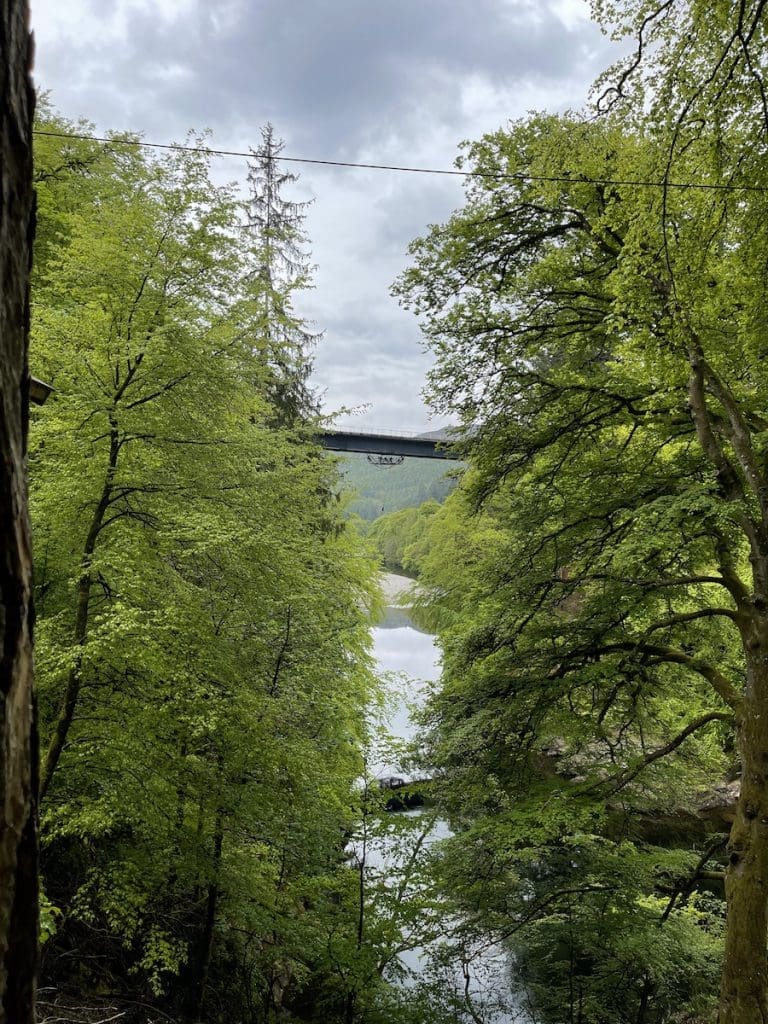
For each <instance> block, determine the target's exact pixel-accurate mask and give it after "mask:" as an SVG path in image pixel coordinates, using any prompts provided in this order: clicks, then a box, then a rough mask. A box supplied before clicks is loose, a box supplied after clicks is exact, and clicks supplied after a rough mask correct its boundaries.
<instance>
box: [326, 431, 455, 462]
mask: <svg viewBox="0 0 768 1024" xmlns="http://www.w3.org/2000/svg"><path fill="white" fill-rule="evenodd" d="M318 440H319V442H320V444H322V445H323V447H324V448H328V449H329V450H330V451H333V452H361V453H363V454H365V455H404V456H409V457H411V458H414V459H455V458H456V456H455V455H453V454H452V453H451V451H450V450H449V449H446V448H444V447H441V446H442V445H444V444H445V442H444V441H437V440H434V439H433V438H429V437H407V436H402V437H398V436H397V435H395V434H362V433H354V432H352V431H347V430H326V431H323V432H322V433H321V434H319V435H318Z"/></svg>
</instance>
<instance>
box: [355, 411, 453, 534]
mask: <svg viewBox="0 0 768 1024" xmlns="http://www.w3.org/2000/svg"><path fill="white" fill-rule="evenodd" d="M442 434H443V432H442V431H434V432H433V433H432V434H424V435H422V436H424V437H435V436H438V435H439V436H441V437H442ZM339 464H340V467H341V469H342V474H343V477H344V481H345V484H346V486H347V489H348V490H350V491H352V492H354V493H355V494H356V495H357V497H356V498H355V499H354V500H353V501H352V503H351V504H350V507H349V510H350V512H351V513H353V514H357V515H359V516H361V517H362V518H363V519H368V520H372V519H376V518H377V517H378V516H380V515H384V514H386V513H388V512H395V511H397V510H398V509H401V508H413V507H416V506H418V505H421V504H423V502H425V501H428V500H429V499H430V498H433V499H434V500H436V501H444V500H445V498H446V497H447V496H448V495H449V494H450V492H451V491H452V490H453V488H454V486H455V482H454V481H453V480H452V479H451V477H450V475H449V474H450V473H451V472H455V471H456V468H457V464H456V463H452V462H448V461H444V460H443V459H405V461H404V462H403V463H401V465H399V466H374V465H371V463H370V462H368V460H367V458H366V456H365V455H359V454H351V455H348V456H345V457H344V458H343V459H340V460H339Z"/></svg>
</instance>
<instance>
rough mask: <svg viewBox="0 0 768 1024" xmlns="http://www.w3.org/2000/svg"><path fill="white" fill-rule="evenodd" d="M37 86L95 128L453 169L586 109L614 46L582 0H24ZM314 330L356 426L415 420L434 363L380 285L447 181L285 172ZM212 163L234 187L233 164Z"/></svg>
mask: <svg viewBox="0 0 768 1024" xmlns="http://www.w3.org/2000/svg"><path fill="white" fill-rule="evenodd" d="M31 7H32V28H33V31H34V33H35V40H36V61H35V79H36V82H37V85H38V87H39V88H42V89H46V90H50V92H51V99H52V102H53V104H54V106H55V107H56V108H57V109H58V110H59V111H60V112H61V113H62V114H64V115H65V116H66V117H69V118H73V119H75V118H79V117H85V118H87V119H89V120H91V121H93V122H94V123H95V124H96V126H97V128H98V129H99V130H100V131H104V130H107V129H116V130H130V131H138V132H143V133H144V136H145V138H146V139H147V140H148V141H154V142H168V141H173V140H176V141H179V140H183V138H184V136H185V134H186V132H187V131H188V130H189V129H195V130H198V129H204V128H209V129H211V131H212V132H213V137H212V142H211V145H212V146H215V147H217V148H224V149H237V150H247V149H248V148H249V147H251V146H255V145H257V144H258V140H259V127H260V126H261V125H263V124H264V123H265V122H267V121H271V122H272V123H273V124H274V126H275V129H276V132H277V134H278V135H279V136H281V137H282V138H283V139H284V140H285V142H286V147H285V151H284V152H285V154H286V155H290V156H301V157H314V158H320V159H333V160H348V161H358V162H373V163H396V164H408V165H413V166H428V167H450V166H451V165H452V163H453V160H454V159H455V157H456V155H457V146H458V143H459V142H460V141H461V140H462V139H468V138H477V137H479V136H480V135H482V134H483V133H484V132H487V131H492V130H494V129H496V128H498V127H500V126H502V125H504V124H505V123H506V122H507V121H508V120H509V119H511V118H516V117H519V116H521V115H523V114H525V112H526V111H528V110H532V109H537V110H538V109H548V110H551V111H554V110H562V109H565V108H566V107H580V106H581V105H582V104H583V103H584V102H585V100H586V98H587V93H588V89H589V85H590V83H591V82H592V80H593V78H594V77H595V76H596V74H597V73H598V72H599V71H600V70H601V69H602V68H603V67H605V65H606V64H607V63H609V62H610V61H611V60H612V59H614V57H615V52H614V51H613V50H612V49H611V46H610V44H609V43H608V42H607V40H606V39H604V38H603V37H602V36H601V35H600V33H599V31H598V30H597V28H596V27H595V26H594V25H592V24H591V23H590V20H589V10H588V3H587V2H586V0H31ZM295 169H298V170H299V171H300V174H301V182H300V184H299V185H298V186H297V188H296V189H295V193H294V195H293V196H290V197H289V198H297V199H306V198H311V199H313V200H314V204H313V206H312V207H311V208H310V210H309V211H308V215H307V221H306V229H307V233H308V235H309V237H310V239H311V249H312V259H313V262H314V263H315V264H317V271H316V274H315V285H316V287H315V290H314V291H313V292H312V293H309V294H307V295H306V296H305V297H304V298H303V299H302V300H301V301H300V303H299V307H300V309H301V310H302V312H306V314H307V315H308V316H310V317H311V318H312V319H313V320H314V321H315V323H316V325H317V328H318V329H321V330H323V331H324V332H325V335H324V338H323V340H322V341H321V342H320V343H319V345H318V348H317V351H316V355H315V367H316V369H315V385H316V387H318V388H320V389H321V390H322V391H323V392H325V408H326V409H327V410H332V409H338V408H340V407H341V406H356V407H357V406H362V405H364V404H368V405H369V406H370V408H369V409H367V410H366V411H365V412H364V413H363V414H362V415H359V416H357V417H355V418H354V419H353V420H351V419H349V418H348V417H341V418H340V419H339V422H340V423H352V422H354V423H356V424H358V425H362V424H367V425H369V426H371V425H377V426H383V427H392V428H399V429H409V428H413V429H416V430H419V429H423V428H424V427H429V428H430V429H431V428H434V427H436V426H438V425H441V424H442V423H443V422H444V421H445V420H444V417H440V416H437V417H436V418H435V419H433V420H432V421H431V422H428V415H429V413H428V410H427V409H426V408H425V406H424V404H423V402H422V399H421V397H420V392H421V389H422V387H423V385H424V375H425V372H426V369H427V368H428V365H429V361H430V359H429V356H428V354H426V353H425V352H424V351H423V349H422V345H421V342H420V337H419V330H418V325H417V324H416V322H415V320H414V318H413V317H412V315H411V314H409V313H406V312H404V311H402V310H400V309H399V308H398V306H397V303H396V302H395V300H394V299H392V298H391V297H390V295H389V287H390V285H391V283H392V281H393V280H394V278H395V277H396V276H397V274H398V273H399V271H400V270H401V269H402V268H403V267H404V266H405V265H406V263H407V256H406V248H407V245H408V243H409V241H410V240H411V239H413V238H414V237H417V236H418V235H420V234H421V233H422V232H423V230H424V228H425V227H426V225H427V224H429V223H434V222H441V221H443V220H445V218H446V217H448V216H449V215H450V213H451V211H452V210H453V209H454V208H456V207H457V206H458V205H460V203H461V195H462V193H461V185H460V181H459V180H458V179H452V178H441V177H436V176H427V175H406V174H396V173H393V172H385V171H363V170H346V169H341V168H339V169H330V168H328V169H325V168H317V167H311V166H304V167H300V168H295ZM219 173H221V174H223V175H225V176H226V177H227V178H228V179H237V180H244V178H245V164H244V162H242V161H238V160H236V159H231V158H228V159H226V160H224V159H222V160H221V161H220V171H219Z"/></svg>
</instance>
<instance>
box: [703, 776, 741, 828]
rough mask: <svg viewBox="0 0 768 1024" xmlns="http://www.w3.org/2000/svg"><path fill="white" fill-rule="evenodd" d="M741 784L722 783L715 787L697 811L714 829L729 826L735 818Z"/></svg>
mask: <svg viewBox="0 0 768 1024" xmlns="http://www.w3.org/2000/svg"><path fill="white" fill-rule="evenodd" d="M740 792H741V782H740V781H739V779H734V780H733V782H723V783H721V784H720V785H719V786H715V787H714V788H713V789H712V791H711V792H710V794H709V795H708V796H707V798H706V800H705V801H704V803H702V804H701V805H700V807H699V809H698V811H699V815H700V816H701V817H702V818H704V819H706V820H707V821H711V822H712V824H713V825H714V826H715V827H718V826H730V825H731V824H732V823H733V821H734V819H735V817H736V804H737V803H738V802H739V793H740Z"/></svg>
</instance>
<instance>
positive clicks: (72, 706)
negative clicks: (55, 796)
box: [40, 413, 120, 801]
mask: <svg viewBox="0 0 768 1024" xmlns="http://www.w3.org/2000/svg"><path fill="white" fill-rule="evenodd" d="M119 454H120V439H119V432H118V425H117V418H116V416H115V414H114V413H112V414H111V415H110V417H109V457H108V460H107V469H106V474H105V477H104V485H103V487H102V490H101V496H100V497H99V500H98V502H97V504H96V508H95V509H94V511H93V516H92V518H91V525H90V527H89V529H88V536H87V537H86V539H85V547H84V548H83V555H82V558H81V560H80V578H79V580H78V582H77V603H76V607H75V630H74V637H73V639H74V642H75V649H76V652H77V653H76V654H75V660H74V663H73V665H72V668H71V669H70V670H69V675H68V677H67V688H66V690H65V692H64V700H63V702H62V705H61V708H60V710H59V714H58V717H57V719H56V724H55V726H54V728H53V733H52V734H51V738H50V741H49V743H48V751H47V753H46V756H45V762H44V764H43V767H42V771H41V773H40V800H41V801H42V800H45V797H46V796H47V794H48V790H49V788H50V785H51V782H52V781H53V776H54V774H55V772H56V769H57V768H58V766H59V761H60V760H61V755H62V754H63V753H64V747H65V746H66V744H67V737H68V736H69V730H70V728H71V726H72V722H73V721H74V718H75V711H76V710H77V704H78V701H79V699H80V690H81V688H82V684H83V669H82V649H83V647H84V646H85V642H86V640H87V639H88V621H89V612H90V602H91V591H92V589H93V576H92V573H91V562H92V561H93V555H94V552H95V551H96V544H97V542H98V539H99V535H100V533H101V530H102V527H103V526H104V517H105V516H106V514H107V509H108V508H109V505H110V502H111V501H112V493H113V489H114V483H115V473H116V471H117V459H118V455H119Z"/></svg>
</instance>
